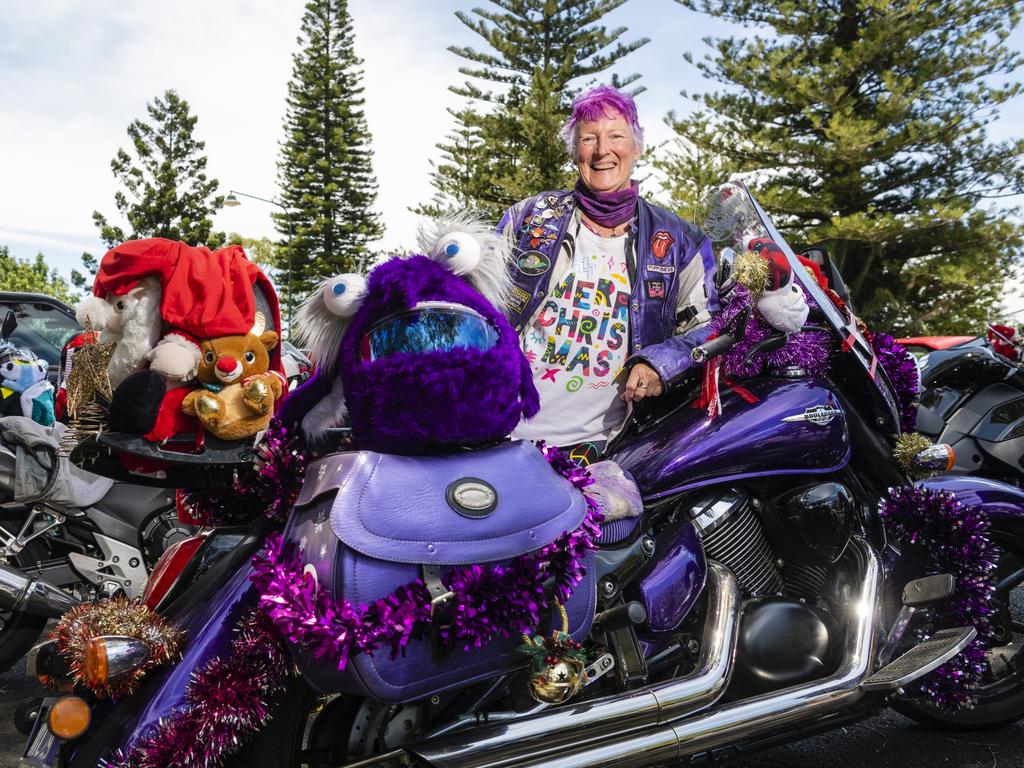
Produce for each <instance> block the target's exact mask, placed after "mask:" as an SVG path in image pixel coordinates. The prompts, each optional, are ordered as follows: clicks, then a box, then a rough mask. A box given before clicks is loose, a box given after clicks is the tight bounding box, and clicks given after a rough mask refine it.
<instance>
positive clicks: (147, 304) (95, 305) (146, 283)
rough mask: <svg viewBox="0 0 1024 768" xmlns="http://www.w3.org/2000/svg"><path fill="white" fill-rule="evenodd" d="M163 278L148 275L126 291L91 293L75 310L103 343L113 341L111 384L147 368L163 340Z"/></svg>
mask: <svg viewBox="0 0 1024 768" xmlns="http://www.w3.org/2000/svg"><path fill="white" fill-rule="evenodd" d="M161 293H162V291H161V288H160V280H159V278H157V277H146V278H143V279H142V280H140V281H139V282H138V284H137V285H136V286H135V287H133V288H131V289H130V290H129V291H127V292H126V293H123V294H121V295H117V294H114V293H108V294H107V295H106V296H105V297H104V298H100V297H99V296H87V297H86V298H84V299H82V300H81V302H79V304H78V308H77V309H76V310H75V317H77V318H78V322H80V323H81V324H82V325H85V326H87V327H92V329H93V330H94V331H97V332H98V333H99V334H100V341H101V342H113V343H114V345H115V346H114V352H113V354H112V355H111V356H110V363H109V364H108V365H107V373H108V374H109V375H110V385H111V387H115V388H116V387H117V385H118V384H120V383H121V382H122V381H124V379H125V378H126V377H128V376H130V375H131V374H133V373H135V371H138V370H140V369H142V368H145V367H146V362H147V357H146V356H147V355H148V354H149V352H150V351H151V350H152V349H153V347H155V346H156V344H157V341H159V339H160V331H161V327H162V321H161V319H160V297H161Z"/></svg>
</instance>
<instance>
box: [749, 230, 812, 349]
mask: <svg viewBox="0 0 1024 768" xmlns="http://www.w3.org/2000/svg"><path fill="white" fill-rule="evenodd" d="M749 247H750V250H752V251H754V253H757V254H760V255H761V256H762V257H763V258H764V259H765V260H766V261H767V262H768V284H767V285H766V286H765V289H764V290H763V291H762V292H761V295H760V297H759V298H758V300H757V311H758V312H760V313H761V316H762V317H763V318H764V319H765V320H766V321H767V322H768V324H769V325H770V326H772V327H773V328H775V329H776V330H778V331H782V332H783V333H796V332H798V331H799V330H800V329H801V328H803V326H804V323H805V322H806V321H807V315H808V313H809V312H810V308H809V307H808V306H807V299H806V298H805V297H804V292H803V289H801V288H800V285H799V284H798V282H797V281H796V280H795V279H794V278H793V270H792V268H791V267H790V266H789V260H788V259H787V258H786V254H784V253H783V252H782V250H781V249H780V248H779V246H778V245H776V244H775V242H774V241H772V240H768V239H767V238H760V239H757V240H754V241H752V242H751V243H750V246H749Z"/></svg>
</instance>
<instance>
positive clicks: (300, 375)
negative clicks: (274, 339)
mask: <svg viewBox="0 0 1024 768" xmlns="http://www.w3.org/2000/svg"><path fill="white" fill-rule="evenodd" d="M281 363H282V364H283V365H284V375H285V377H286V378H287V379H288V391H289V392H290V391H292V390H293V389H295V388H296V387H297V386H299V384H301V383H302V382H304V381H305V380H306V379H308V378H309V377H310V376H311V375H313V362H312V361H311V360H310V359H309V358H308V357H306V354H305V353H304V352H303V351H302V350H301V349H299V348H298V347H296V346H295V345H294V344H292V343H291V342H290V341H282V342H281Z"/></svg>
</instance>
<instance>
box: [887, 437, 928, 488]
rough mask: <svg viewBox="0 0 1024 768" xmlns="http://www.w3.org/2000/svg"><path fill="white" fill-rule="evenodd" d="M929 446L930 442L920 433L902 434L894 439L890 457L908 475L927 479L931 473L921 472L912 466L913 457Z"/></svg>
mask: <svg viewBox="0 0 1024 768" xmlns="http://www.w3.org/2000/svg"><path fill="white" fill-rule="evenodd" d="M931 445H933V443H932V441H931V440H929V439H928V438H927V437H925V436H924V435H922V434H921V433H920V432H904V433H903V434H902V435H900V436H899V437H897V438H896V445H895V447H894V448H893V449H892V457H893V458H894V459H895V460H896V465H897V466H898V467H899V468H900V469H902V470H903V471H904V472H906V473H907V474H908V475H912V476H914V477H927V476H928V475H931V474H933V473H932V472H928V471H924V472H922V471H921V470H919V469H917V468H916V467H915V466H914V457H915V456H917V454H918V453H920V452H921V451H923V450H924V449H925V448H928V447H930V446H931Z"/></svg>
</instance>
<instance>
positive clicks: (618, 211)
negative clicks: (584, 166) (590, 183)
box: [572, 179, 640, 229]
mask: <svg viewBox="0 0 1024 768" xmlns="http://www.w3.org/2000/svg"><path fill="white" fill-rule="evenodd" d="M572 194H573V197H575V198H576V203H577V204H578V205H579V207H580V208H582V209H583V212H584V213H585V214H586V215H587V218H588V219H590V220H591V221H593V222H595V223H597V224H600V225H601V226H602V227H608V228H609V229H612V228H614V227H617V226H619V225H620V224H622V223H624V222H626V221H629V220H630V219H631V218H633V216H634V215H635V214H636V200H637V197H639V196H640V185H639V184H637V183H636V182H635V181H631V182H630V183H629V186H628V187H626V188H625V189H620V190H619V191H618V192H595V191H594V190H592V189H590V188H589V187H587V186H586V185H585V184H584V183H583V181H582V179H580V180H577V181H576V186H575V187H574V188H573V191H572Z"/></svg>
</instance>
